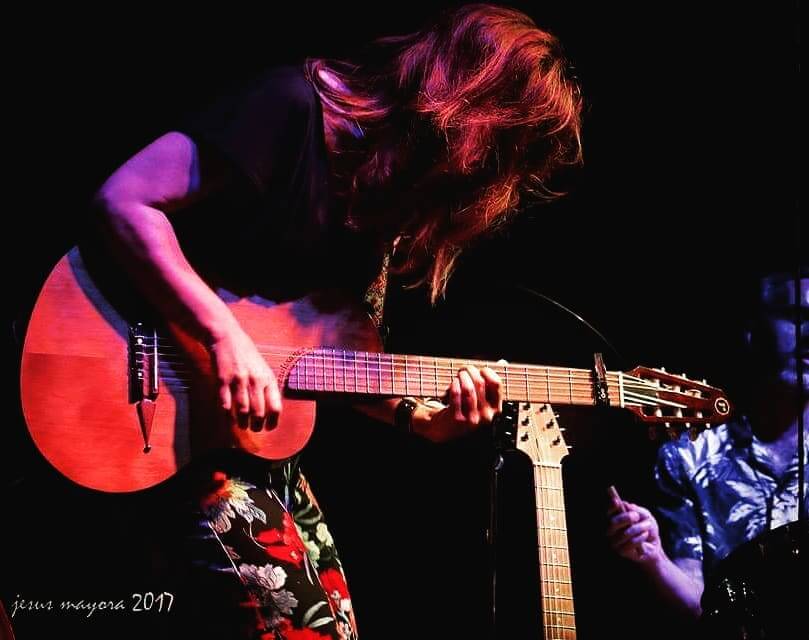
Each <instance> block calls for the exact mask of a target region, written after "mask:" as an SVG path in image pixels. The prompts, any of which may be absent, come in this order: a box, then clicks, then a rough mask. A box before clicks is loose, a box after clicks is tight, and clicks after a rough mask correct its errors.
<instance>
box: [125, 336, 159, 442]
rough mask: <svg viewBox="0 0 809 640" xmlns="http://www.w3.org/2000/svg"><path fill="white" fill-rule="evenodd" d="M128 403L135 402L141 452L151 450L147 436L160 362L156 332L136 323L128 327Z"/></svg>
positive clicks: (155, 398) (153, 406)
mask: <svg viewBox="0 0 809 640" xmlns="http://www.w3.org/2000/svg"><path fill="white" fill-rule="evenodd" d="M128 360H129V362H128V373H129V403H130V404H134V405H135V410H136V412H137V415H138V424H139V425H140V431H141V435H142V436H143V452H144V453H149V451H151V448H152V446H151V444H150V442H149V441H150V438H151V435H152V423H153V421H154V412H155V404H156V402H157V396H158V395H159V391H158V384H159V378H158V371H159V365H160V359H159V353H158V344H157V331H155V330H154V329H148V328H146V327H144V325H143V323H142V322H138V323H136V324H134V325H130V327H129V358H128Z"/></svg>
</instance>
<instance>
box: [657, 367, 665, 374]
mask: <svg viewBox="0 0 809 640" xmlns="http://www.w3.org/2000/svg"><path fill="white" fill-rule="evenodd" d="M657 370H658V371H662V372H663V373H666V367H658V368H657Z"/></svg>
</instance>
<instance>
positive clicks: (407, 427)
mask: <svg viewBox="0 0 809 640" xmlns="http://www.w3.org/2000/svg"><path fill="white" fill-rule="evenodd" d="M417 406H418V405H417V404H416V402H415V401H414V400H413V399H411V398H402V399H401V400H399V404H397V405H396V412H395V413H394V415H393V424H394V425H396V426H397V427H398V428H399V429H401V430H402V431H404V432H405V433H413V412H414V411H415V410H416V407H417Z"/></svg>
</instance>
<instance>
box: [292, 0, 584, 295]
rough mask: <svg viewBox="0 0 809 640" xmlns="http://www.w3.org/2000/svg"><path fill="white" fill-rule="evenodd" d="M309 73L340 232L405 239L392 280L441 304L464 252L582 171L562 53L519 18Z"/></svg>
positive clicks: (456, 18) (477, 7) (505, 12)
mask: <svg viewBox="0 0 809 640" xmlns="http://www.w3.org/2000/svg"><path fill="white" fill-rule="evenodd" d="M306 71H307V76H308V77H309V79H310V81H311V82H312V83H313V85H314V86H315V89H316V90H317V92H318V94H319V96H320V99H321V104H322V105H323V113H324V123H325V129H326V132H327V138H330V139H331V140H334V141H335V143H334V144H333V147H332V151H333V152H334V153H333V154H332V156H333V171H334V174H335V176H336V183H337V185H338V186H339V188H338V192H339V194H340V195H341V196H343V197H344V198H345V201H346V203H347V212H346V223H347V224H348V225H350V226H352V227H354V228H356V229H358V230H364V231H370V232H375V233H379V234H381V235H382V236H383V237H386V239H389V240H392V239H393V238H394V237H396V236H400V238H401V240H402V242H403V244H404V245H405V247H406V251H405V252H404V255H405V258H404V259H403V260H399V261H398V262H397V265H396V267H395V269H396V270H397V271H399V272H402V273H411V274H418V276H419V280H418V282H419V283H425V282H426V283H427V284H428V286H429V289H430V297H431V300H432V301H433V302H435V301H436V299H437V298H438V297H439V296H441V295H442V294H443V293H444V291H445V289H446V285H447V280H448V278H449V276H450V274H451V272H452V269H453V266H454V264H455V261H456V259H457V257H458V255H459V253H460V252H461V250H462V249H463V248H464V247H465V246H468V245H469V243H470V242H471V241H472V240H474V239H476V238H478V237H480V236H481V235H482V234H484V233H485V232H487V231H489V230H491V229H494V228H495V227H497V226H499V225H500V224H502V223H503V222H505V221H506V220H507V219H508V217H509V216H510V215H511V214H513V213H514V212H515V211H517V210H518V209H519V208H521V206H523V205H525V204H526V201H527V200H529V199H533V200H535V199H536V198H539V199H550V198H554V197H556V196H558V195H560V193H559V192H558V191H555V190H554V189H552V188H551V186H550V184H549V179H550V177H551V175H552V174H554V173H555V171H556V170H557V169H559V168H560V167H562V166H564V165H572V164H577V163H579V162H580V161H581V157H582V152H581V139H580V127H581V109H582V99H581V94H580V91H579V88H578V85H577V83H576V81H575V79H574V78H573V77H572V74H571V73H570V71H569V65H568V63H567V61H566V59H565V57H564V55H563V52H562V49H561V46H560V43H559V41H558V40H557V39H556V38H555V37H554V36H553V35H551V34H550V33H548V32H546V31H543V30H542V29H539V28H538V27H537V26H536V24H535V23H534V22H533V21H532V20H531V19H530V18H529V17H528V16H526V15H525V14H523V13H521V12H519V11H516V10H514V9H510V8H505V7H498V6H493V5H486V4H473V5H465V6H462V7H460V8H458V9H455V10H453V11H449V12H446V13H444V14H443V15H441V16H440V17H439V18H438V19H437V20H436V21H434V22H433V23H431V24H429V25H428V26H427V27H426V28H423V29H421V30H419V31H417V32H415V33H411V34H408V35H403V36H395V37H388V38H383V39H381V40H377V41H376V42H374V43H373V44H372V45H371V46H370V47H369V49H368V50H367V52H366V53H365V54H364V55H361V56H358V57H357V58H356V59H354V60H351V61H346V60H328V59H308V60H307V61H306ZM532 197H533V198H532ZM397 254H399V251H398V250H397Z"/></svg>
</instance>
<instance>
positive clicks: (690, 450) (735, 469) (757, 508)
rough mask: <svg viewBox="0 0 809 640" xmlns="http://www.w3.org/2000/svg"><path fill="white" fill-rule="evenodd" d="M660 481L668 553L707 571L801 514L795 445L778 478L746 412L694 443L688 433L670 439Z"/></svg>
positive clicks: (658, 470)
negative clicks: (789, 460) (754, 540)
mask: <svg viewBox="0 0 809 640" xmlns="http://www.w3.org/2000/svg"><path fill="white" fill-rule="evenodd" d="M807 442H809V438H807V439H806V440H805V442H804V446H806V444H807ZM805 471H806V469H804V472H805ZM805 475H806V474H805ZM655 479H656V481H657V486H658V489H659V490H660V492H661V493H662V495H661V496H660V502H659V503H658V509H657V515H658V519H659V522H660V535H661V538H662V542H663V546H664V547H665V549H666V552H667V553H668V554H669V556H670V557H671V558H672V559H673V560H677V559H682V558H693V559H695V560H699V561H701V562H702V567H703V572H704V573H705V574H706V575H707V574H709V573H710V572H711V570H712V569H714V568H715V566H716V563H717V562H718V561H719V560H721V559H722V558H724V557H725V556H727V555H728V554H729V553H730V552H731V551H733V550H734V549H736V548H737V547H739V546H740V545H742V544H743V543H744V542H747V541H748V540H752V539H753V538H755V537H757V536H758V535H759V534H761V533H763V532H764V531H767V530H769V529H775V528H777V527H780V526H781V525H784V524H787V523H788V522H793V521H795V520H797V519H798V452H797V448H796V451H795V455H794V457H793V459H792V461H791V463H790V464H789V465H788V466H787V468H786V469H785V470H784V471H783V472H782V473H781V474H780V476H779V475H777V473H776V471H775V465H774V464H773V461H772V458H771V456H770V454H769V452H768V451H767V449H766V448H765V447H763V446H762V443H761V441H760V440H759V439H758V438H756V437H755V435H754V434H753V432H752V430H751V428H750V424H749V422H748V421H747V420H746V419H745V418H743V417H742V418H740V419H738V420H736V421H732V422H729V423H728V424H724V425H721V426H719V427H717V428H715V429H710V430H707V431H705V432H704V433H702V434H701V435H700V436H699V437H698V438H697V439H696V440H695V441H693V442H692V441H691V440H690V439H689V438H688V436H687V434H683V435H682V436H681V437H680V438H679V439H678V440H676V441H673V442H668V443H666V444H664V445H663V446H662V447H661V448H660V451H659V454H658V458H657V465H656V467H655ZM804 481H805V479H804ZM804 497H805V498H809V496H806V495H804Z"/></svg>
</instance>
